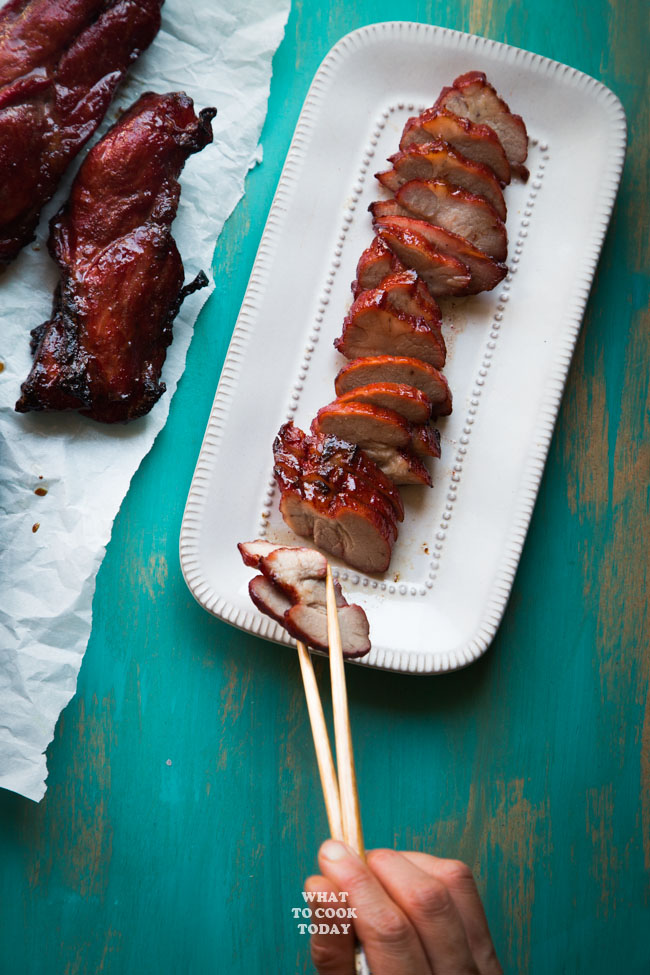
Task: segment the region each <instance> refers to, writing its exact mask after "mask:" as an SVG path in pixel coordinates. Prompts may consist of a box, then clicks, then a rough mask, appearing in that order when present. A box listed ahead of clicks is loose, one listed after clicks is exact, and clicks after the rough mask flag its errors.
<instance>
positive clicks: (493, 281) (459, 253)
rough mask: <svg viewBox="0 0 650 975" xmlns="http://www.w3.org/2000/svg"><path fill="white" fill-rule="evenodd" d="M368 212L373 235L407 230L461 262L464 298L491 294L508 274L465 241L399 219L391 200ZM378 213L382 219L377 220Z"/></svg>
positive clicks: (406, 218)
mask: <svg viewBox="0 0 650 975" xmlns="http://www.w3.org/2000/svg"><path fill="white" fill-rule="evenodd" d="M370 209H371V212H372V214H373V216H374V215H375V214H377V216H376V217H375V230H376V231H378V232H380V231H396V230H407V231H410V232H411V233H414V234H419V235H420V236H421V237H424V239H425V240H427V241H428V242H429V243H430V244H431V246H432V247H433V248H434V249H435V250H438V251H440V253H441V254H446V255H447V256H448V257H455V258H456V260H458V261H461V262H462V263H463V264H464V265H465V266H466V268H467V270H468V271H469V273H470V281H469V284H468V285H467V286H466V288H465V294H468V295H474V294H479V293H480V292H481V291H491V290H492V289H493V288H495V287H496V286H497V284H499V282H500V281H503V279H504V278H505V276H506V274H507V273H508V268H507V266H506V265H505V264H503V263H502V262H500V261H495V260H493V259H492V258H491V257H488V255H487V254H484V253H483V251H481V250H478V248H476V247H474V245H473V244H471V243H470V242H469V241H468V240H467V239H466V238H465V237H461V236H459V235H458V234H453V233H451V231H449V230H443V228H442V227H437V226H435V225H434V224H431V223H429V221H428V220H420V219H419V218H418V217H414V216H411V215H410V214H409V216H400V215H398V213H399V212H400V211H401V210H402V208H401V207H400V206H399V204H396V203H394V201H393V200H385V201H382V203H381V204H376V203H373V204H371V207H370ZM391 209H393V211H394V215H393V214H391ZM380 213H381V214H384V215H383V216H379V214H380Z"/></svg>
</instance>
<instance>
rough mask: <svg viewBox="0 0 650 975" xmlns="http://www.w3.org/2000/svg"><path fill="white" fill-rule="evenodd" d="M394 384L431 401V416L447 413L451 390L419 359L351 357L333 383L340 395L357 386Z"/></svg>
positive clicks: (388, 356)
mask: <svg viewBox="0 0 650 975" xmlns="http://www.w3.org/2000/svg"><path fill="white" fill-rule="evenodd" d="M377 383H390V384H393V383H396V384H401V385H406V386H410V387H415V388H416V389H419V390H421V391H422V392H423V393H424V394H425V395H426V396H427V398H428V399H429V402H430V403H431V404H432V411H433V415H434V416H447V415H448V414H449V413H451V392H450V390H449V385H448V383H447V380H446V379H445V377H444V376H443V374H442V373H441V372H438V370H437V369H435V368H434V367H433V366H430V365H429V364H428V363H426V362H423V361H422V360H421V359H413V358H409V357H408V356H391V355H375V356H367V357H366V358H363V359H354V360H353V361H352V362H349V363H348V364H347V365H346V366H343V368H342V369H341V370H340V372H339V374H338V376H337V377H336V380H335V382H334V388H335V389H336V395H337V396H339V397H341V396H343V395H345V394H346V393H349V392H351V391H352V390H355V389H358V388H359V387H364V386H369V385H371V384H377Z"/></svg>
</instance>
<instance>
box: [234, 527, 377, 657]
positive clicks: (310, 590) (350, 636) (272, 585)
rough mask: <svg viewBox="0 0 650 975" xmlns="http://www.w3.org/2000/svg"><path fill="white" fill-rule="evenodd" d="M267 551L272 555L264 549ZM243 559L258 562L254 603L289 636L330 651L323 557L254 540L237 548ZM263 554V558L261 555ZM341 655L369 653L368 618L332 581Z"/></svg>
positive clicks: (252, 586) (252, 588) (252, 593)
mask: <svg viewBox="0 0 650 975" xmlns="http://www.w3.org/2000/svg"><path fill="white" fill-rule="evenodd" d="M268 549H270V551H268ZM239 550H240V552H241V553H242V556H243V558H244V561H245V562H246V564H247V565H249V564H251V563H250V561H249V559H250V558H254V559H257V562H258V566H257V567H258V568H260V569H261V570H262V575H260V576H256V577H255V578H254V579H252V580H251V582H250V583H249V586H248V591H249V594H250V597H251V599H252V601H253V603H254V604H255V605H256V606H257V607H258V609H260V610H261V611H262V612H263V613H266V615H267V616H270V617H271V618H272V619H274V620H275V621H276V622H277V623H279V624H280V625H281V626H283V627H284V628H285V629H286V630H288V632H289V633H290V634H291V636H293V637H295V639H297V640H302V641H303V642H304V643H306V644H308V645H309V646H311V647H314V648H315V649H318V650H327V649H328V640H327V604H326V589H325V578H326V573H327V559H326V558H325V556H324V555H322V554H321V553H320V552H316V551H315V550H314V549H310V548H299V547H296V548H293V547H281V548H278V547H277V546H275V547H274V546H273V545H272V544H271V543H269V542H264V541H261V540H258V541H256V542H244V543H242V544H240V545H239ZM262 551H264V552H265V553H266V554H261V552H262ZM334 591H335V594H336V605H337V607H338V617H339V626H340V629H341V642H342V644H343V653H344V654H345V655H346V656H348V657H356V656H361V655H363V654H366V653H367V652H368V650H369V649H370V641H369V639H368V620H367V618H366V614H365V613H364V611H363V610H362V609H361V607H360V606H350V605H348V603H347V600H346V599H345V597H344V596H343V593H342V592H341V587H340V585H339V583H338V582H335V583H334Z"/></svg>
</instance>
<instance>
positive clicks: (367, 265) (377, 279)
mask: <svg viewBox="0 0 650 975" xmlns="http://www.w3.org/2000/svg"><path fill="white" fill-rule="evenodd" d="M404 270H406V268H405V267H404V265H403V264H401V263H400V261H398V259H397V258H396V257H395V255H394V254H393V252H392V251H391V250H390V248H389V247H387V246H386V244H385V243H384V242H383V240H381V239H380V238H379V237H375V238H374V240H373V242H372V244H371V245H370V247H366V249H365V251H364V252H363V254H362V255H361V257H360V258H359V262H358V264H357V276H356V278H355V280H354V281H353V282H352V294H353V295H354V297H355V298H356V297H358V295H360V294H361V292H362V291H366V290H367V289H369V288H376V287H378V285H380V284H381V282H382V281H383V279H384V278H385V277H387V276H388V275H389V274H391V273H392V272H394V271H404Z"/></svg>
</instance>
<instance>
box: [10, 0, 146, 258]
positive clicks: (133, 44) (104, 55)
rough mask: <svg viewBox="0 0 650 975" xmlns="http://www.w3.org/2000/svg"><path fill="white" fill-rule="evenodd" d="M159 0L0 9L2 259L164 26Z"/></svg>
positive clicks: (29, 2) (58, 2)
mask: <svg viewBox="0 0 650 975" xmlns="http://www.w3.org/2000/svg"><path fill="white" fill-rule="evenodd" d="M161 6H162V0H11V2H10V3H8V4H5V6H4V7H3V8H2V9H1V10H0V264H2V263H8V262H9V261H11V260H13V259H14V258H15V257H16V255H17V254H18V252H19V251H20V249H21V248H22V247H23V246H24V245H25V244H26V243H28V242H29V241H30V240H32V239H33V236H34V230H35V228H36V224H37V223H38V218H39V216H40V212H41V210H42V208H43V206H44V205H45V203H47V201H48V200H49V199H50V198H51V197H52V195H53V193H54V191H55V190H56V188H57V185H58V183H59V180H60V179H61V176H62V175H63V173H64V172H65V170H66V169H67V167H68V165H69V163H70V162H71V161H72V159H73V158H74V157H75V156H76V154H77V153H78V152H79V150H80V149H81V148H82V146H84V145H85V144H86V142H87V141H88V139H89V138H90V137H91V136H92V134H93V133H94V132H95V130H96V128H97V126H98V125H99V123H100V122H101V120H102V118H103V117H104V114H105V113H106V110H107V108H108V106H109V104H110V102H111V99H112V98H113V95H114V93H115V90H116V88H117V86H118V85H119V84H120V82H121V81H122V79H123V77H124V75H125V73H126V71H127V69H128V67H129V65H130V64H131V63H132V62H133V61H134V60H135V59H136V58H137V57H138V56H139V55H140V54H141V53H142V51H144V50H145V48H147V47H148V46H149V45H150V44H151V42H152V41H153V39H154V37H155V36H156V34H157V33H158V30H159V28H160V8H161Z"/></svg>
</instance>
